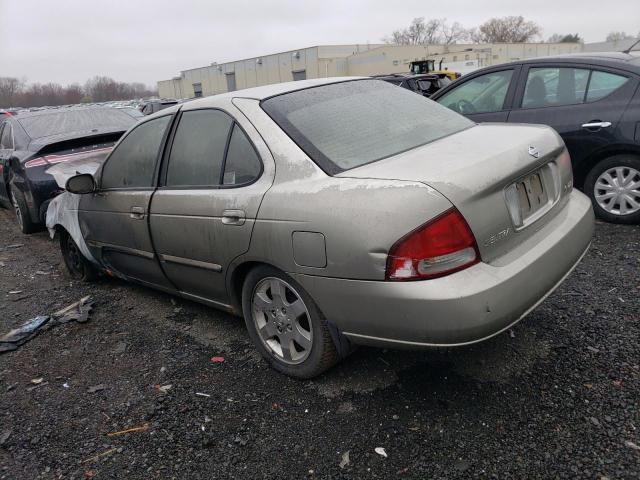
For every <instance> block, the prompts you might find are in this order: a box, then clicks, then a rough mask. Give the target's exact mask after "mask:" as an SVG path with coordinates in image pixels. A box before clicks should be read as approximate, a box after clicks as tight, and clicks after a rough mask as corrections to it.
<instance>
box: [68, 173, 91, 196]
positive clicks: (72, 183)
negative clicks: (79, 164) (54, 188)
mask: <svg viewBox="0 0 640 480" xmlns="http://www.w3.org/2000/svg"><path fill="white" fill-rule="evenodd" d="M64 188H65V189H66V190H67V192H71V193H77V194H79V195H82V194H83V193H91V192H94V191H95V190H96V181H95V180H94V179H93V175H91V174H89V173H81V174H79V175H74V176H73V177H71V178H69V179H68V180H67V183H66V185H65V186H64Z"/></svg>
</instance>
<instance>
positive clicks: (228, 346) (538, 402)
mask: <svg viewBox="0 0 640 480" xmlns="http://www.w3.org/2000/svg"><path fill="white" fill-rule="evenodd" d="M16 291H20V292H21V293H9V292H16ZM87 294H90V295H92V296H93V298H94V299H95V302H96V304H95V309H94V314H93V316H92V318H91V320H90V321H89V322H88V323H84V324H78V323H75V322H72V323H69V324H66V325H62V326H59V327H56V328H55V329H52V330H49V331H46V332H43V333H42V334H41V335H39V336H38V337H36V338H35V339H33V340H32V341H31V342H29V343H27V344H25V345H24V346H22V347H21V348H20V349H19V350H17V351H14V352H10V353H6V354H3V355H0V478H2V479H35V478H42V479H54V478H65V479H67V478H68V479H71V478H76V479H83V478H127V479H131V478H145V479H146V478H163V479H164V478H175V479H191V478H208V479H210V478H241V479H253V478H265V479H267V478H268V479H280V478H282V479H302V478H343V479H348V478H383V479H388V478H446V479H449V478H476V477H481V478H500V479H506V478H517V479H521V478H605V477H606V478H610V479H622V478H628V479H637V478H640V431H639V430H638V429H639V428H640V412H639V410H638V408H639V400H640V366H639V364H640V342H639V338H640V336H639V333H640V228H639V227H633V226H615V225H606V224H598V225H597V231H596V238H595V239H594V243H593V246H592V248H591V250H590V252H589V253H588V255H587V256H586V257H585V260H584V261H583V262H582V263H581V264H580V265H579V266H578V268H577V269H576V271H575V272H574V273H573V274H572V275H571V276H570V277H569V279H568V280H567V281H566V282H565V283H564V284H563V285H562V286H561V287H560V288H559V289H558V290H557V291H556V292H555V293H554V294H553V295H552V296H551V297H549V298H548V299H547V300H546V301H545V302H544V303H543V304H542V305H541V306H540V307H539V308H538V309H536V310H535V311H534V312H533V313H532V314H530V315H529V316H528V317H527V318H526V319H525V320H524V321H522V322H521V323H520V324H519V325H518V326H517V327H516V328H515V329H514V330H513V331H512V332H511V333H505V334H502V335H500V336H498V337H497V338H494V339H492V340H490V341H487V342H485V343H483V344H480V345H476V346H472V347H465V348H459V349H451V350H431V351H422V352H410V351H386V350H377V349H369V348H360V349H359V350H357V351H356V352H355V353H354V354H352V355H351V356H350V357H349V358H348V359H347V360H346V361H344V362H343V363H342V364H341V365H339V366H338V367H336V368H334V369H332V370H331V371H329V372H328V373H326V374H325V375H323V376H322V377H320V378H318V379H316V380H313V381H304V382H302V381H295V380H292V379H289V378H286V377H284V376H282V375H279V374H277V373H275V372H274V371H272V370H271V369H269V368H268V367H267V366H266V364H265V363H264V362H263V361H262V360H261V359H260V358H259V357H258V356H257V354H256V353H255V352H254V350H253V348H252V345H251V344H250V343H249V341H248V339H247V335H246V333H245V329H244V325H243V322H242V321H241V320H240V319H238V318H235V317H231V316H229V315H227V314H224V313H220V312H218V311H216V310H213V309H210V308H207V307H204V306H201V305H198V304H195V303H191V302H188V301H184V300H181V299H177V298H173V297H170V296H168V295H166V294H162V293H159V292H155V291H152V290H148V289H145V288H142V287H137V286H134V285H130V284H127V283H124V282H121V281H117V280H111V279H104V280H101V281H99V282H97V283H95V284H90V285H88V284H79V283H74V282H71V281H70V280H69V278H68V277H66V276H65V274H64V266H63V263H62V260H61V257H60V254H59V249H58V245H57V243H55V242H52V241H50V240H49V238H48V236H47V235H46V234H45V233H44V232H43V233H39V234H36V235H32V236H23V235H21V234H19V233H18V232H17V230H16V228H15V227H14V225H13V223H12V218H11V216H10V213H9V212H8V211H6V210H0V298H2V302H1V304H0V305H1V310H0V311H1V314H0V320H1V321H0V328H1V332H2V333H4V332H6V331H8V330H9V329H10V328H12V327H15V326H17V325H19V324H21V323H23V322H25V321H26V320H28V319H30V318H33V317H34V316H35V315H37V314H46V313H52V312H54V311H55V310H57V309H59V308H61V307H64V306H66V305H68V304H70V303H72V302H74V301H76V300H78V299H80V298H81V297H82V296H83V295H87ZM213 356H222V357H224V362H222V363H213V362H212V361H211V358H212V357H213ZM40 378H41V379H42V380H41V381H40V383H33V380H36V381H37V379H40ZM168 385H170V388H166V386H168ZM158 387H165V388H164V389H162V388H158ZM163 390H164V392H163ZM135 427H142V428H141V429H139V430H136V431H131V432H129V433H123V434H120V435H115V436H109V435H108V434H109V433H113V432H118V431H122V430H125V429H130V428H135ZM377 447H381V448H384V451H385V452H386V455H387V456H386V457H385V456H383V455H380V454H378V453H376V452H375V449H376V448H377Z"/></svg>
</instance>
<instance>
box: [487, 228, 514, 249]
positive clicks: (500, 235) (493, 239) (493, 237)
mask: <svg viewBox="0 0 640 480" xmlns="http://www.w3.org/2000/svg"><path fill="white" fill-rule="evenodd" d="M510 232H511V228H510V227H507V228H505V229H504V230H501V231H500V232H498V233H496V234H495V235H491V236H490V237H489V238H487V239H486V240H485V241H484V246H485V247H488V246H490V245H493V244H494V243H496V242H499V241H500V240H504V239H505V238H507V236H508V235H509V233H510Z"/></svg>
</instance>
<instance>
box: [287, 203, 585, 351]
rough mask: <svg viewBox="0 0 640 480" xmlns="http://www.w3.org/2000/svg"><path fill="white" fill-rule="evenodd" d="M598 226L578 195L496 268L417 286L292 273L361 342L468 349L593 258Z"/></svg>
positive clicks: (476, 269)
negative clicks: (588, 257)
mask: <svg viewBox="0 0 640 480" xmlns="http://www.w3.org/2000/svg"><path fill="white" fill-rule="evenodd" d="M593 228H594V218H593V211H592V209H591V203H590V201H589V199H588V198H587V197H586V196H584V195H583V194H582V193H580V192H578V191H574V192H572V194H571V197H570V199H569V201H568V202H567V204H566V205H565V206H564V207H563V209H562V210H561V211H560V212H558V213H557V214H556V216H555V217H554V218H553V219H552V220H551V221H550V222H549V223H548V224H547V225H545V226H544V227H543V228H541V229H540V230H539V231H538V232H536V233H535V234H534V235H532V236H531V237H530V238H528V239H527V240H526V241H524V242H523V243H522V244H521V245H519V246H518V247H517V248H516V249H515V250H513V251H511V252H510V253H509V254H507V255H506V256H505V257H502V258H500V259H497V260H496V261H495V262H493V263H492V264H487V263H479V264H477V265H474V266H472V267H470V268H468V269H466V270H463V271H460V272H457V273H454V274H452V275H449V276H446V277H442V278H437V279H432V280H424V281H415V282H384V281H362V280H348V279H337V278H326V277H316V276H310V275H300V274H292V276H293V277H294V278H295V279H296V280H297V281H298V282H299V283H300V284H301V285H302V286H303V287H304V288H305V289H306V290H307V291H308V292H309V293H310V295H311V296H312V297H313V299H314V300H315V301H316V303H317V304H318V306H319V307H320V309H321V311H322V312H323V314H324V315H325V317H326V318H327V319H328V320H329V321H330V322H332V323H333V324H334V325H335V326H336V327H337V328H338V329H339V330H340V331H342V332H343V333H344V334H345V335H346V336H348V337H349V338H350V339H351V340H353V341H354V342H355V343H360V344H368V345H377V346H395V347H402V346H405V347H421V346H424V347H427V346H456V345H464V344H468V343H475V342H479V341H482V340H485V339H487V338H489V337H492V336H494V335H496V334H498V333H500V332H502V331H503V330H505V329H507V328H509V327H511V326H512V325H514V324H515V323H517V322H518V321H519V320H521V319H522V318H523V317H524V316H525V315H527V314H528V313H529V312H530V311H531V310H532V309H534V308H535V307H536V306H537V305H538V304H539V303H540V302H542V301H543V300H544V299H545V298H546V296H547V295H549V294H550V293H552V292H553V291H554V290H555V289H556V288H557V287H558V286H559V285H560V283H562V281H563V280H564V279H565V278H566V276H567V275H568V274H569V273H571V271H572V270H573V268H574V267H575V266H576V265H577V264H578V263H579V261H580V259H581V258H582V256H583V255H584V254H585V253H586V250H587V249H588V247H589V244H590V242H591V237H592V235H593Z"/></svg>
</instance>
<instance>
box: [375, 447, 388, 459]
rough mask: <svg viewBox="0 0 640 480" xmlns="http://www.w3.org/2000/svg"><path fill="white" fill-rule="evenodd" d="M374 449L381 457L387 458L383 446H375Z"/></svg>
mask: <svg viewBox="0 0 640 480" xmlns="http://www.w3.org/2000/svg"><path fill="white" fill-rule="evenodd" d="M374 451H375V452H376V453H377V454H378V455H380V456H381V457H384V458H387V451H386V450H385V449H384V448H383V447H376V448H375V450H374Z"/></svg>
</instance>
